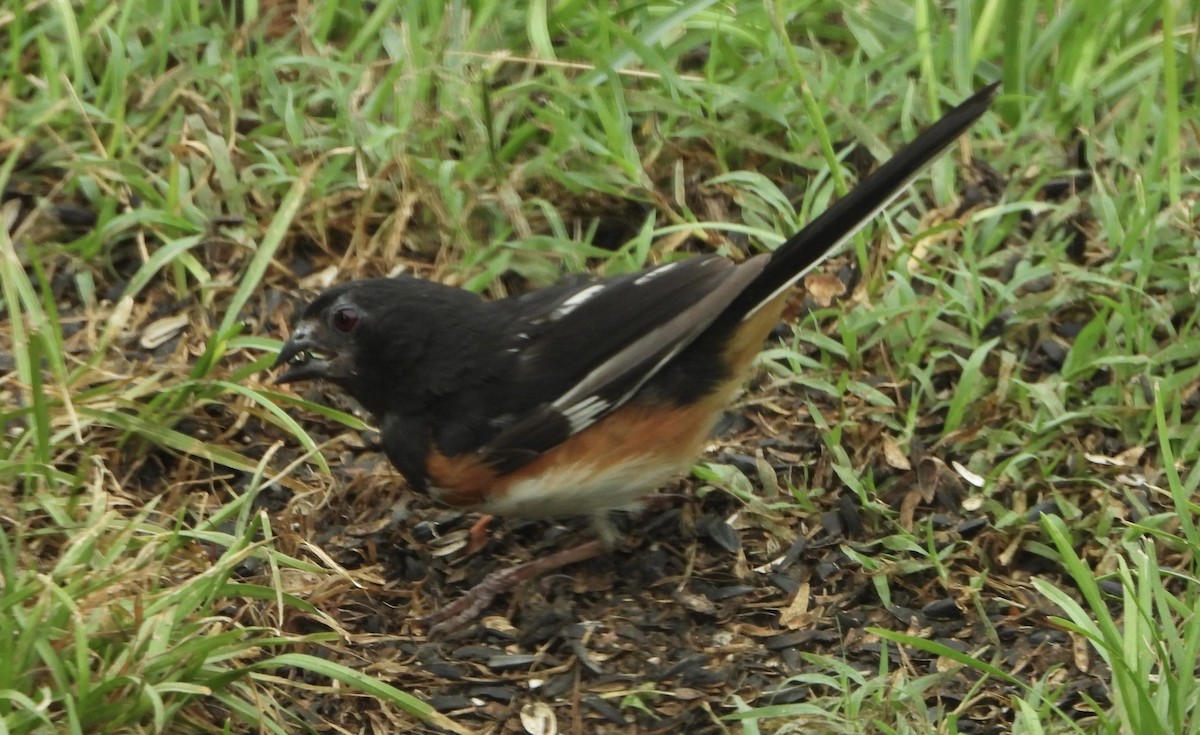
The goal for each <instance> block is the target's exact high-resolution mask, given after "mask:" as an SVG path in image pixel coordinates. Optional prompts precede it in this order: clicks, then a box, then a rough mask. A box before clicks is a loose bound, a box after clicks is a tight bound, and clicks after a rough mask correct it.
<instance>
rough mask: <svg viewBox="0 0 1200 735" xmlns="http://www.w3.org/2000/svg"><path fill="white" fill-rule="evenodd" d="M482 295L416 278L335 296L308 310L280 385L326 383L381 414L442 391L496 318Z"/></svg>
mask: <svg viewBox="0 0 1200 735" xmlns="http://www.w3.org/2000/svg"><path fill="white" fill-rule="evenodd" d="M487 306H488V305H487V302H485V301H483V300H482V299H480V298H479V297H478V296H477V295H475V294H472V293H469V292H467V291H462V290H459V289H456V288H451V287H449V286H444V285H441V284H438V283H432V282H430V281H423V280H420V279H417V278H411V277H407V276H405V277H400V278H377V279H371V280H365V281H353V282H350V283H345V284H341V285H339V286H334V287H333V288H330V289H328V290H327V291H325V292H323V293H322V294H321V295H320V296H318V297H317V298H316V299H315V300H314V301H313V302H312V303H311V304H309V305H308V307H307V308H305V310H304V313H303V315H301V317H300V319H299V321H298V322H297V323H296V325H295V328H294V329H293V330H292V336H291V339H289V340H288V341H287V342H286V343H285V344H284V345H283V347H282V348H281V349H280V351H279V357H278V359H276V361H275V365H274V367H276V368H278V367H280V366H286V369H285V370H284V371H283V373H282V374H280V375H279V376H278V377H277V378H276V382H279V383H292V382H298V381H305V380H314V379H318V378H319V379H324V380H329V381H331V382H333V383H336V384H337V385H339V386H341V387H342V388H343V389H345V390H346V392H348V393H349V394H350V395H352V396H354V398H356V399H357V400H358V401H359V402H360V403H362V404H363V405H364V406H365V407H366V408H367V409H368V410H370V411H372V412H373V413H376V414H379V413H381V412H382V411H384V410H386V409H387V408H388V407H389V406H390V405H393V404H396V403H398V402H406V401H405V399H406V398H407V397H408V395H407V394H408V393H409V392H416V391H419V390H424V389H427V388H428V385H429V384H430V383H434V384H436V382H437V380H438V379H439V373H445V372H446V366H444V365H442V364H441V363H444V362H445V361H447V360H450V359H453V356H454V355H455V354H457V353H461V352H463V351H464V350H466V351H470V346H471V345H470V344H468V345H463V344H461V343H462V342H463V340H467V341H468V342H478V341H479V340H478V338H477V337H478V330H480V329H482V330H486V329H487V324H488V321H489V318H488V317H489V315H490V311H489V310H488V309H487Z"/></svg>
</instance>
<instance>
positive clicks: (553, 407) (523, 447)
mask: <svg viewBox="0 0 1200 735" xmlns="http://www.w3.org/2000/svg"><path fill="white" fill-rule="evenodd" d="M766 262H767V259H766V256H759V257H757V258H752V259H750V260H748V261H746V262H744V263H742V264H740V265H735V264H734V263H732V262H731V261H729V260H726V259H725V258H722V257H718V256H712V255H709V256H700V257H695V258H689V259H687V260H683V261H678V262H675V263H667V264H665V265H660V266H657V267H654V268H649V269H646V270H642V271H639V272H637V273H631V274H628V275H624V276H618V277H615V278H609V279H602V280H590V281H578V282H575V283H571V284H568V285H561V286H557V287H552V288H550V289H543V290H539V291H535V292H533V293H531V294H528V295H527V296H522V297H517V298H513V299H507V300H505V301H500V302H496V307H497V308H500V309H502V310H505V311H507V312H508V316H509V318H510V321H509V324H508V327H507V328H506V341H505V348H504V349H506V350H507V351H508V352H510V353H512V354H513V356H514V357H515V363H514V368H513V373H512V375H513V379H512V381H511V382H510V383H509V384H508V385H507V386H506V389H507V390H508V393H509V395H508V401H507V406H508V407H509V409H510V410H508V411H504V412H502V413H503V414H505V415H506V416H507V417H508V418H507V420H506V422H505V424H506V425H505V426H504V427H503V428H502V430H501V432H500V434H499V435H497V436H496V437H495V438H493V439H492V440H491V441H489V442H488V443H487V444H486V445H485V446H484V447H483V448H482V449H481V450H480V451H481V452H482V453H483V454H484V455H485V456H486V457H487V458H488V459H489V460H490V461H492V462H493V463H495V464H496V466H497V467H499V468H501V469H506V468H513V467H516V466H520V464H523V463H524V462H525V461H527V460H528V459H530V458H532V457H534V456H536V455H537V454H540V453H541V452H544V451H546V450H548V449H551V448H552V447H554V446H556V445H558V444H560V443H561V442H563V441H564V440H565V439H567V438H568V437H570V436H571V435H572V434H575V433H578V432H579V431H582V430H583V429H585V428H587V427H588V426H590V425H592V424H593V423H595V422H596V421H598V420H599V419H600V418H602V417H604V416H605V415H607V414H608V413H610V412H612V411H613V410H615V409H617V408H619V407H620V406H621V405H623V404H624V403H625V402H626V401H627V400H629V398H631V397H632V396H633V394H634V393H636V392H637V390H638V389H639V388H640V387H641V386H642V385H643V384H645V382H646V381H647V380H649V379H650V378H652V377H653V376H654V375H655V374H656V373H657V372H658V370H659V369H660V368H661V367H662V366H663V365H664V364H666V363H667V362H668V361H669V360H670V359H671V358H672V357H674V356H675V355H677V354H678V353H679V351H680V350H682V349H683V348H685V347H687V345H689V344H690V343H691V342H692V340H694V339H695V338H696V337H697V336H698V335H700V334H701V333H702V332H703V331H704V330H705V329H706V328H707V327H708V326H709V325H710V324H712V322H713V321H714V320H715V319H716V318H717V317H718V316H720V314H721V313H722V312H723V311H724V310H725V309H726V308H727V307H728V306H729V304H730V303H732V302H733V300H734V299H735V298H737V296H738V295H739V294H740V293H741V292H742V291H743V290H744V289H745V288H746V286H747V285H748V284H750V283H751V282H753V281H754V279H755V278H757V277H758V275H759V274H760V273H761V272H762V269H763V266H765V265H766Z"/></svg>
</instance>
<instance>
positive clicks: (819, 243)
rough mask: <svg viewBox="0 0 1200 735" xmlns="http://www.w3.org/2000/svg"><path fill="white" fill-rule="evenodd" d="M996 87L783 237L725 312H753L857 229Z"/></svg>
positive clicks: (977, 112) (972, 117)
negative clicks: (800, 228) (785, 238)
mask: <svg viewBox="0 0 1200 735" xmlns="http://www.w3.org/2000/svg"><path fill="white" fill-rule="evenodd" d="M999 86H1000V83H999V82H996V83H994V84H989V85H988V86H986V87H984V88H983V89H981V90H979V91H978V92H976V93H975V94H973V95H972V96H971V97H970V98H968V99H967V100H966V101H964V102H962V103H961V104H959V105H958V107H955V108H954V109H953V110H951V111H950V112H947V113H946V114H945V115H943V116H942V118H941V119H940V120H938V121H937V122H935V123H934V124H933V125H930V126H929V127H928V128H927V129H926V130H924V131H923V132H922V133H921V134H920V135H918V136H917V137H916V139H915V140H913V141H912V142H911V143H909V144H908V145H906V146H904V148H902V149H901V150H900V152H899V153H897V154H896V155H894V156H892V157H891V159H889V160H888V161H887V163H885V164H883V165H882V166H880V167H879V168H877V169H876V170H875V171H874V172H872V173H871V174H870V175H869V176H867V178H865V179H863V180H862V181H861V182H859V184H858V186H856V187H854V189H853V190H851V191H850V193H848V194H846V196H844V197H842V198H841V199H839V200H837V201H836V202H834V203H833V205H832V206H830V207H829V209H827V210H825V211H824V212H823V213H822V214H821V216H819V217H817V218H816V219H814V220H813V221H812V222H809V223H808V224H807V225H806V226H805V227H804V229H802V230H800V231H799V232H797V233H796V234H795V235H792V236H791V237H790V238H788V240H787V242H785V243H784V244H782V245H780V246H779V247H778V248H777V249H776V250H775V252H774V253H773V254H772V255H771V262H770V263H768V264H767V267H766V269H764V270H763V272H762V274H761V275H760V276H759V277H758V278H757V279H756V280H755V281H754V283H752V284H750V286H749V287H748V288H747V289H746V290H745V291H744V292H743V293H742V294H741V295H740V296H739V297H738V299H737V301H735V302H734V304H732V305H730V308H729V310H728V311H727V312H726V313H734V314H736V313H738V311H741V310H744V311H743V313H746V314H749V313H751V312H753V311H754V310H755V309H757V308H758V307H759V306H760V305H762V304H763V303H766V302H767V301H769V300H771V299H772V298H774V297H775V296H776V295H777V294H779V293H780V292H781V291H783V290H784V289H786V288H787V287H788V286H790V285H792V284H793V283H795V282H796V281H797V280H799V279H800V278H801V277H802V276H804V274H805V273H808V271H810V270H812V268H813V267H814V266H816V265H817V264H818V263H820V262H821V261H822V260H824V259H825V258H826V257H827V256H828V255H830V254H831V253H832V251H833V250H834V249H835V248H836V247H837V246H838V245H841V244H842V243H843V242H845V241H846V240H847V239H849V238H850V237H852V236H853V235H854V233H856V232H858V231H859V230H860V229H862V227H863V226H864V225H866V224H867V223H868V222H870V221H871V220H872V219H874V217H875V215H877V214H879V212H880V211H881V210H883V208H884V207H886V206H887V205H888V204H890V203H891V202H892V200H893V199H895V198H896V197H897V196H899V195H900V193H901V192H903V191H904V189H905V188H906V187H907V186H908V185H909V184H910V183H911V182H912V180H913V179H914V178H916V176H917V174H919V173H920V172H921V171H922V170H923V169H924V168H925V167H926V166H927V165H929V164H930V163H931V162H932V161H933V160H934V159H935V158H937V157H938V156H939V155H940V154H941V153H942V152H943V151H944V150H946V148H948V147H949V146H950V144H951V143H953V142H954V140H955V139H956V138H958V136H960V135H962V134H963V132H965V131H966V129H967V128H969V127H971V125H972V124H973V123H974V122H975V121H976V120H978V119H979V117H980V116H981V115H983V113H984V112H985V111H987V109H988V106H989V105H990V104H991V102H992V97H993V96H994V95H995V93H996V89H997V87H999Z"/></svg>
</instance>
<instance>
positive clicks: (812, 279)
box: [804, 273, 846, 306]
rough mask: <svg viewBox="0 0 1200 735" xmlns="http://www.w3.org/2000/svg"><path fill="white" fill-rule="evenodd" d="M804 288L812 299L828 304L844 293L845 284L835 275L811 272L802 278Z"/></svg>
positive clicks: (821, 303)
mask: <svg viewBox="0 0 1200 735" xmlns="http://www.w3.org/2000/svg"><path fill="white" fill-rule="evenodd" d="M804 288H805V290H806V291H807V293H808V295H809V296H810V297H811V298H812V300H813V301H815V302H817V303H818V304H820V305H821V306H829V305H830V304H832V303H833V300H834V299H836V298H837V297H839V296H841V295H842V294H844V293H846V284H844V283H842V280H841V279H840V278H838V277H837V276H831V275H829V274H828V273H813V274H812V275H810V276H808V277H807V278H805V279H804Z"/></svg>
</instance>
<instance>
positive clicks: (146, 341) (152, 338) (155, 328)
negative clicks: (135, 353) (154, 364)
mask: <svg viewBox="0 0 1200 735" xmlns="http://www.w3.org/2000/svg"><path fill="white" fill-rule="evenodd" d="M190 321H191V320H190V319H189V318H188V316H187V314H176V315H174V316H165V317H163V318H162V319H156V320H154V321H152V322H150V323H149V324H147V325H146V327H145V328H144V329H142V336H141V338H140V339H139V340H138V344H140V345H141V346H142V349H143V350H153V349H154V348H156V347H161V346H162V345H164V344H166V343H167V342H170V341H171V340H172V339H174V338H175V335H177V334H179V333H180V332H182V331H183V328H184V327H186V326H187V325H188V323H189V322H190Z"/></svg>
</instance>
